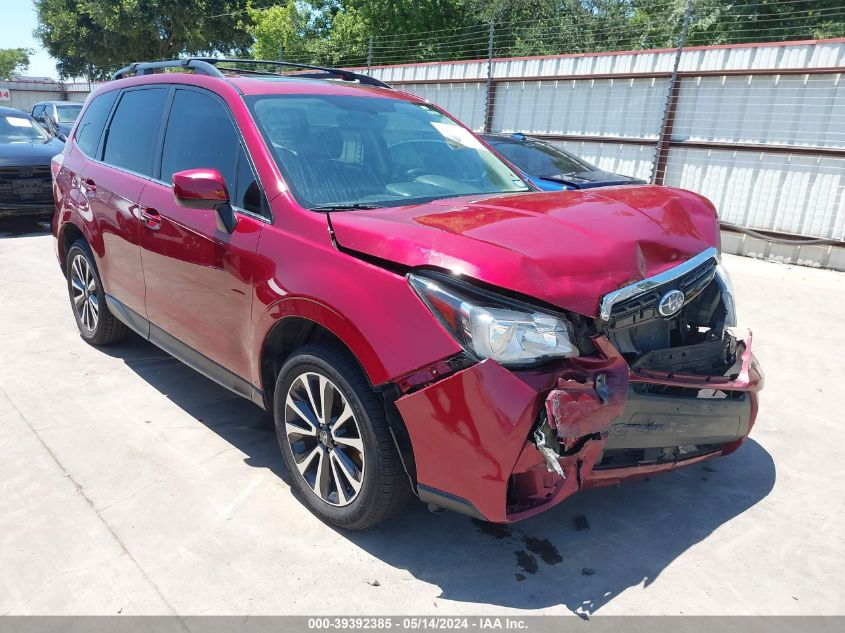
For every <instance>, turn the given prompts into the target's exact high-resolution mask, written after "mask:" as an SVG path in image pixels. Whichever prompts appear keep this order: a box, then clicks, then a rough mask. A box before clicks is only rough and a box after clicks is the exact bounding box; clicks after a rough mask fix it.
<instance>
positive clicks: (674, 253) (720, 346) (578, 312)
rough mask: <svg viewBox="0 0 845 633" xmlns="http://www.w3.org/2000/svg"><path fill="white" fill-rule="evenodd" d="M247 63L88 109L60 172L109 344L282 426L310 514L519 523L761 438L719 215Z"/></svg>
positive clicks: (66, 219)
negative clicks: (523, 163)
mask: <svg viewBox="0 0 845 633" xmlns="http://www.w3.org/2000/svg"><path fill="white" fill-rule="evenodd" d="M249 63H250V64H254V65H253V66H246V64H247V62H242V61H237V62H234V60H228V61H224V60H210V59H190V60H180V61H175V62H151V63H141V64H133V65H132V66H130V67H128V68H126V69H124V70H122V71H120V72H119V73H118V74H117V75H116V77H115V80H114V81H111V82H109V83H108V84H106V85H105V86H103V87H102V88H100V89H99V90H97V91H96V92H95V93H94V94H93V95H91V97H90V98H89V99H88V102H87V104H86V106H85V110H84V111H83V112H82V114H81V116H80V118H79V121H78V123H77V124H76V126H75V129H74V130H73V132H72V134H71V136H70V139H69V141H68V143H67V145H66V147H65V150H64V153H63V154H61V155H60V156H57V157H56V158H55V159H54V162H53V177H54V182H55V185H54V189H55V197H56V207H57V210H56V215H55V219H54V223H53V231H54V234H55V237H56V245H57V251H58V257H59V261H60V263H61V267H62V271H63V272H64V273H65V275H66V276H67V284H68V292H69V294H70V302H71V306H72V308H73V313H74V315H75V317H76V322H77V325H78V326H79V330H80V332H81V334H82V337H83V338H84V339H85V340H86V341H88V342H90V343H92V344H94V345H105V344H108V343H114V342H116V341H118V340H120V339H121V338H122V337H123V336H124V335H125V334H126V333H127V331H128V330H134V331H135V332H137V333H138V334H140V335H141V336H143V337H144V338H146V339H148V340H150V341H152V342H153V343H155V344H156V345H158V346H160V347H161V348H163V349H164V350H166V351H167V352H169V353H170V354H172V355H173V356H175V357H177V358H179V359H181V360H182V361H184V362H185V363H187V364H188V365H190V366H191V367H194V368H195V369H197V370H198V371H200V372H202V373H203V374H205V375H206V376H208V377H209V378H211V379H212V380H215V381H217V382H219V383H220V384H222V385H223V386H225V387H227V388H228V389H230V390H232V391H234V392H235V393H237V394H240V395H242V396H244V397H245V398H249V399H250V400H252V401H253V402H255V403H256V404H257V405H258V406H260V407H263V408H265V409H266V410H268V411H272V413H273V416H274V419H275V425H276V431H277V434H278V439H279V443H280V445H281V452H282V456H283V459H284V461H285V463H286V464H287V467H288V468H289V470H290V472H291V473H292V478H293V482H294V485H295V486H296V488H297V489H298V490H299V492H300V493H301V497H302V499H303V500H304V501H305V503H307V504H308V506H309V507H310V509H311V510H312V511H313V512H314V513H316V514H317V515H318V516H320V517H321V518H323V519H324V520H326V521H328V522H330V523H333V524H335V525H338V526H342V527H346V528H352V529H360V528H365V527H367V526H370V525H373V524H375V523H377V522H379V521H381V520H382V519H384V518H386V517H387V516H389V515H390V514H391V513H393V512H394V511H396V510H397V509H398V508H399V507H401V505H402V503H403V502H404V501H405V500H406V499H407V498H408V497H409V496H410V495H411V494H414V495H416V496H417V497H419V498H420V499H421V500H423V501H425V502H428V503H431V504H434V505H437V506H440V507H446V508H450V509H453V510H457V511H459V512H463V513H465V514H468V515H471V516H474V517H477V518H480V519H485V520H488V521H494V522H509V521H516V520H519V519H522V518H524V517H527V516H530V515H532V514H536V513H538V512H541V511H543V510H545V509H547V508H549V507H551V506H553V505H555V504H557V503H559V502H560V501H562V500H563V499H565V498H567V497H569V496H570V495H572V494H574V493H575V492H577V491H579V490H582V489H585V488H589V487H594V486H601V485H608V484H615V483H618V482H620V481H622V480H624V479H629V478H632V477H637V476H643V475H650V474H653V473H656V472H662V471H667V470H670V469H672V468H675V467H678V466H683V465H688V464H693V463H697V462H700V461H701V460H704V459H708V458H711V457H714V456H716V455H725V454H727V453H730V452H731V451H734V450H736V448H737V447H738V446H739V445H740V444H741V442H742V441H743V439H744V438H745V437H746V436H747V434H748V432H749V430H750V429H751V426H752V424H753V423H754V419H755V416H756V413H757V391H758V390H759V389H760V388H761V387H762V382H763V380H762V373H761V371H760V369H759V367H758V365H757V362H756V360H755V358H754V356H753V355H752V354H751V337H750V335H749V334H747V333H746V334H740V333H739V332H738V331H737V329H736V327H735V316H734V303H733V297H732V293H731V286H730V283H729V280H728V277H727V276H726V275H725V273H724V271H723V269H722V267H721V266H720V264H719V250H718V249H719V229H718V225H717V220H716V212H715V210H714V208H713V206H712V205H711V204H710V203H709V202H708V201H707V200H706V199H704V198H702V197H701V196H698V195H696V194H693V193H690V192H687V191H682V190H678V189H671V188H666V187H653V186H625V187H616V188H614V187H610V188H604V189H592V190H586V191H564V192H553V193H542V192H538V191H535V190H534V189H532V187H531V186H530V185H528V184H526V183H525V182H524V181H523V180H522V179H521V178H520V177H519V175H518V174H517V173H516V171H515V170H514V169H512V168H511V166H510V165H509V164H508V163H507V162H505V161H504V160H503V159H502V158H501V157H500V156H499V155H498V154H496V153H495V152H494V151H493V150H492V149H491V148H490V147H489V146H488V145H486V144H485V143H484V142H483V141H481V140H479V138H478V137H477V136H475V135H474V134H473V133H472V132H471V131H470V130H469V129H467V128H466V127H465V126H463V125H461V124H460V123H458V122H457V121H455V120H454V119H452V118H451V117H450V116H448V115H447V114H445V113H444V112H442V111H441V110H440V109H439V108H437V107H436V106H434V105H432V104H431V103H428V102H426V101H424V100H422V99H420V98H418V97H416V96H414V95H411V94H407V93H404V92H398V91H396V90H392V89H390V88H389V87H388V86H386V85H384V84H381V83H380V82H378V81H376V80H374V79H372V78H370V77H366V76H363V75H358V74H355V73H352V72H348V71H343V70H333V69H324V68H317V67H307V68H304V67H300V68H296V69H295V71H296V72H295V73H294V74H291V73H290V69H285V72H284V73H283V72H273V70H274V69H276V68H277V67H276V66H273V65H272V62H270V63H266V64H256V63H255V62H249ZM242 68H248V69H249V70H241V69H242ZM278 68H282V66H279V67H278ZM171 70H184V71H188V72H167V71H171ZM285 73H286V74H285ZM130 75H134V76H130Z"/></svg>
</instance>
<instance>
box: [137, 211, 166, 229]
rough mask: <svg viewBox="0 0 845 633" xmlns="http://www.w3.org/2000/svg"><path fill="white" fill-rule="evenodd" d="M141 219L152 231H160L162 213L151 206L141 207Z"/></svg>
mask: <svg viewBox="0 0 845 633" xmlns="http://www.w3.org/2000/svg"><path fill="white" fill-rule="evenodd" d="M141 219H142V220H144V226H146V227H147V228H148V229H150V230H151V231H158V230H159V229H160V228H161V213H159V212H158V211H156V210H155V209H150V208H149V207H141Z"/></svg>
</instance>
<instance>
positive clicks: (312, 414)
mask: <svg viewBox="0 0 845 633" xmlns="http://www.w3.org/2000/svg"><path fill="white" fill-rule="evenodd" d="M284 422H285V437H286V438H287V441H288V445H289V446H290V449H291V453H292V454H293V458H294V462H295V463H296V468H297V470H298V471H299V475H300V476H301V477H302V478H303V479H304V480H305V482H306V483H307V484H308V487H309V488H310V489H311V490H312V491H313V492H314V494H316V495H317V496H318V497H319V498H320V499H321V500H322V501H324V502H326V503H328V504H330V505H333V506H347V505H349V504H350V503H352V502H353V501H354V500H355V499H356V497H357V496H358V493H359V492H360V491H361V484H362V483H363V481H364V467H365V464H364V442H363V438H362V435H361V429H360V427H359V425H358V421H357V420H356V418H355V414H354V412H353V410H352V407H351V406H350V404H349V402H348V401H347V399H346V397H345V396H344V395H343V393H341V391H340V389H338V387H337V385H335V384H334V383H333V382H332V381H331V380H329V379H328V378H327V377H326V376H323V375H321V374H318V373H316V372H305V373H302V374H300V375H298V376H297V377H296V378H294V380H293V382H292V383H291V385H290V387H289V388H288V392H287V395H286V397H285V410H284Z"/></svg>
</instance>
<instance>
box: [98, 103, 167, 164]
mask: <svg viewBox="0 0 845 633" xmlns="http://www.w3.org/2000/svg"><path fill="white" fill-rule="evenodd" d="M166 100H167V89H166V88H145V89H144V90H131V91H129V92H124V93H123V96H122V97H121V98H120V102H119V103H118V104H117V110H115V113H114V116H113V117H112V120H111V123H109V131H108V134H107V135H106V140H105V150H104V151H103V160H104V161H105V162H106V163H108V164H110V165H114V166H115V167H120V168H122V169H128V170H129V171H134V172H135V173H138V174H142V175H144V176H149V175H151V173H152V165H153V148H154V147H155V145H156V141H157V139H158V131H159V126H160V123H161V116H162V112H163V110H164V105H165V101H166Z"/></svg>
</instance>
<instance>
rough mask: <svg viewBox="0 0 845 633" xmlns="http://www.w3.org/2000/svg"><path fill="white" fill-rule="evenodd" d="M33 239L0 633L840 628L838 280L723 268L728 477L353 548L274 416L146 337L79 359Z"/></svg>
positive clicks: (723, 462) (19, 350)
mask: <svg viewBox="0 0 845 633" xmlns="http://www.w3.org/2000/svg"><path fill="white" fill-rule="evenodd" d="M30 229H31V227H29V228H28V227H23V228H21V227H20V226H17V227H14V229H13V230H11V231H9V232H7V233H5V234H2V235H0V448H2V454H3V457H2V459H0V614H115V613H124V614H167V613H174V612H175V613H180V614H211V613H214V614H308V615H311V614H328V613H334V614H364V613H368V614H403V613H413V614H439V615H447V614H492V613H496V614H502V613H517V612H523V613H528V612H530V613H538V612H547V613H561V614H566V613H570V612H572V611H576V610H580V611H582V612H584V611H586V612H590V613H598V614H632V613H634V614H679V613H683V614H845V594H843V592H842V570H843V569H845V551H844V550H843V535H845V516H844V515H843V511H844V510H845V492H843V482H845V466H844V465H845V459H843V458H842V456H840V455H839V451H840V450H841V446H842V443H843V439H844V438H845V429H843V424H845V416H843V410H844V409H845V398H843V395H842V394H843V387H842V379H843V376H845V354H843V349H845V328H843V321H844V320H845V317H843V315H845V275H843V274H841V273H835V272H831V271H825V270H814V269H809V268H801V267H796V266H786V265H778V264H774V263H770V262H761V261H755V260H751V259H744V258H739V257H734V256H727V257H726V258H725V259H726V262H727V265H728V267H729V268H730V270H731V271H732V273H733V277H734V285H735V288H736V293H737V296H738V301H739V310H740V314H739V317H740V321H741V322H744V323H746V324H750V325H752V326H753V328H754V332H755V351H756V353H757V355H758V356H759V358H760V360H761V362H762V364H763V367H764V368H765V370H766V371H767V386H766V390H765V391H764V394H763V402H762V411H761V414H760V417H759V419H758V422H757V426H756V428H755V429H754V432H753V434H752V438H753V439H751V440H750V441H748V442H747V443H746V444H745V445H744V446H743V448H742V449H741V450H739V451H738V452H737V453H735V454H734V455H731V456H729V457H726V458H722V459H719V460H715V461H711V462H709V463H708V464H707V465H706V466H694V467H691V468H689V469H687V470H681V471H678V472H675V473H672V474H669V475H665V476H662V477H655V478H652V479H651V480H650V481H644V482H641V483H633V484H628V485H625V486H623V487H620V488H614V489H606V490H598V491H593V492H589V493H586V494H583V495H580V496H578V497H576V498H574V499H572V500H570V501H568V502H566V503H564V504H562V505H561V506H558V507H557V508H555V509H553V510H551V511H549V512H547V513H545V514H543V515H541V516H539V517H537V518H534V519H530V520H528V521H525V522H523V523H520V524H517V525H515V526H511V527H508V528H493V527H491V526H487V525H483V524H476V523H474V522H472V521H470V520H469V519H467V518H465V517H462V516H459V515H456V514H451V513H440V514H432V513H430V512H428V511H427V510H426V509H425V508H424V507H423V506H422V505H421V504H419V503H415V504H412V505H411V507H409V508H408V510H407V511H406V512H405V513H404V514H403V515H402V516H401V517H399V518H398V519H396V520H393V521H392V522H390V523H389V524H387V525H384V526H383V527H381V528H378V529H375V530H373V531H370V532H367V533H363V534H360V533H353V534H347V533H343V532H338V531H336V530H333V529H331V528H329V527H327V526H326V525H324V524H322V523H321V522H319V521H318V520H316V519H315V518H314V517H313V516H312V515H311V514H309V513H308V512H307V511H306V510H305V508H304V507H303V506H302V505H300V503H299V502H298V501H297V500H296V499H295V498H294V496H293V495H292V494H291V490H290V487H289V486H288V484H287V483H285V477H286V475H285V474H284V472H283V468H282V466H281V462H280V457H279V453H278V448H277V445H276V440H275V437H274V434H273V430H272V426H271V420H270V419H269V417H268V416H267V415H266V414H265V413H263V412H262V411H260V410H259V409H258V408H256V407H255V406H253V405H252V404H250V403H249V402H246V401H244V400H240V399H238V398H237V397H235V396H233V395H231V394H230V393H229V392H227V391H226V390H224V389H223V388H221V387H218V386H217V385H215V384H213V383H211V382H210V381H208V380H206V379H205V378H203V377H202V376H200V375H199V374H197V373H195V372H194V371H192V370H191V369H189V368H187V367H185V366H183V365H181V364H179V363H178V362H176V361H175V360H173V359H172V358H170V357H168V356H167V355H166V354H164V353H163V352H161V351H159V350H158V349H157V348H155V347H153V346H152V345H150V344H148V343H146V342H144V341H142V340H140V339H138V338H137V337H133V338H132V339H131V340H129V341H128V342H126V343H124V344H121V345H119V346H116V347H112V348H108V349H95V348H93V347H90V346H88V345H86V344H85V343H83V342H82V340H81V339H80V338H79V336H78V334H77V331H76V327H75V324H74V322H73V318H72V316H71V312H70V307H69V304H68V299H67V295H66V289H65V283H64V280H63V279H62V277H61V274H60V272H59V268H58V265H57V263H56V261H55V258H54V256H53V243H52V238H51V237H50V236H49V235H48V234H46V232H45V231H44V230H43V227H42V228H41V229H40V230H35V231H34V232H32V231H31V230H30ZM2 230H3V229H2V228H0V231H2ZM579 515H583V516H584V517H586V519H587V521H588V523H589V528H588V529H582V530H577V529H576V524H575V517H577V516H579ZM584 570H588V571H584ZM589 570H593V571H594V573H592V574H589Z"/></svg>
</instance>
